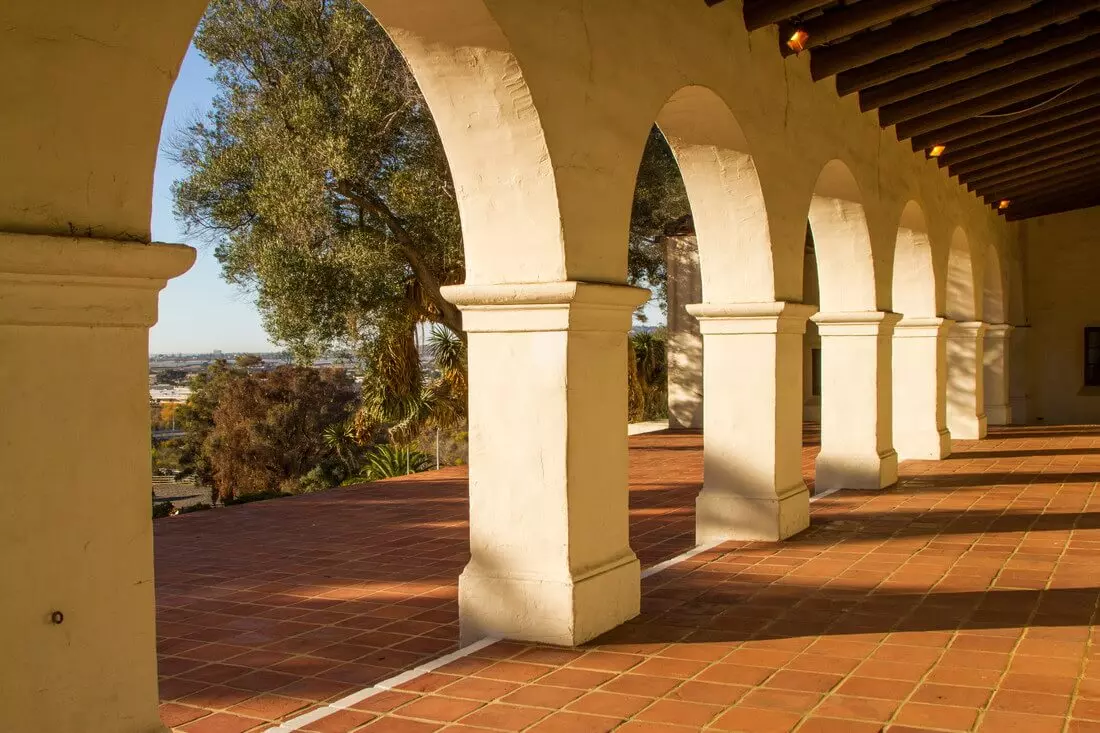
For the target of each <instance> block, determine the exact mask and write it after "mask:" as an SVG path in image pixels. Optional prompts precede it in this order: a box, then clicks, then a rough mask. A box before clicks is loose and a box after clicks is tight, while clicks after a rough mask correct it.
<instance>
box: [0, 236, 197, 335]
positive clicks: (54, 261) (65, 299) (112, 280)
mask: <svg viewBox="0 0 1100 733" xmlns="http://www.w3.org/2000/svg"><path fill="white" fill-rule="evenodd" d="M194 262H195V250H193V249H192V248H190V247H187V246H185V245H182V244H160V243H153V244H143V243H140V242H123V241H119V240H113V239H91V238H81V237H55V236H47V235H39V234H16V233H12V232H0V324H2V325H36V326H109V327H116V328H118V327H123V328H148V327H149V326H152V325H153V324H154V323H156V320H157V293H158V292H159V291H160V290H161V289H162V288H163V287H164V286H165V285H166V284H167V282H168V280H169V279H171V278H173V277H176V276H177V275H182V274H183V273H184V272H187V270H188V269H189V268H190V267H191V265H192V264H193V263H194Z"/></svg>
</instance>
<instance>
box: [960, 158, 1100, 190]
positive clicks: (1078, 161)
mask: <svg viewBox="0 0 1100 733" xmlns="http://www.w3.org/2000/svg"><path fill="white" fill-rule="evenodd" d="M1098 162H1100V148H1092V149H1091V150H1088V151H1079V152H1076V153H1072V154H1071V155H1068V156H1065V157H1062V158H1057V159H1054V158H1048V159H1046V160H1043V161H1040V162H1038V163H1035V164H1033V165H1030V166H1023V167H1020V168H1011V169H1009V170H1007V171H1002V172H1000V173H997V174H990V175H987V176H981V177H976V176H975V177H971V178H969V179H968V180H966V181H962V183H965V184H966V187H967V188H968V189H970V190H971V191H978V192H979V193H981V192H984V191H986V190H987V189H988V190H992V189H993V187H995V186H1000V185H1002V184H1010V183H1025V182H1035V181H1037V180H1042V179H1045V178H1050V177H1051V176H1053V175H1056V174H1057V173H1058V172H1065V173H1069V172H1071V171H1079V170H1083V169H1085V168H1088V167H1089V166H1095V165H1096V164H1097V163H1098Z"/></svg>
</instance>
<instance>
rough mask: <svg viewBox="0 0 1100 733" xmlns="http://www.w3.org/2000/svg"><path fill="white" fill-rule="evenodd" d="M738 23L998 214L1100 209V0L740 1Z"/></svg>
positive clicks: (1022, 216) (1016, 215) (1023, 215)
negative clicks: (803, 63) (832, 84)
mask: <svg viewBox="0 0 1100 733" xmlns="http://www.w3.org/2000/svg"><path fill="white" fill-rule="evenodd" d="M707 2H708V4H711V5H714V4H717V3H718V2H721V0H707ZM745 24H746V25H747V26H748V28H749V30H756V29H758V28H763V27H765V26H768V25H773V24H774V25H778V26H779V44H780V50H781V51H782V52H783V54H784V55H790V54H793V53H798V52H802V53H809V56H810V69H811V71H812V73H813V77H814V79H817V80H820V79H825V78H827V77H830V76H833V77H836V87H837V91H838V93H840V94H841V95H848V94H858V95H859V100H860V106H861V108H862V109H863V110H864V111H869V110H877V111H878V115H879V122H880V124H881V125H882V126H883V127H884V128H885V127H889V126H891V125H892V126H894V129H895V130H896V131H897V135H898V139H899V140H908V141H910V142H911V144H912V146H913V149H914V150H916V151H922V152H923V153H924V154H925V155H927V156H929V157H934V158H935V159H936V161H937V162H938V163H939V165H940V166H941V167H943V168H946V169H947V170H948V171H949V172H950V174H951V175H953V176H957V177H958V179H959V182H960V183H961V184H963V185H965V186H966V187H967V188H968V189H969V190H970V191H973V192H974V193H975V194H976V195H977V196H980V197H981V198H982V199H983V201H984V202H985V203H986V204H988V205H990V206H991V207H993V208H994V209H996V210H998V211H1000V213H1001V214H1003V215H1004V216H1006V217H1007V218H1008V219H1012V220H1015V219H1025V218H1029V217H1033V216H1041V215H1044V214H1052V213H1057V212H1061V211H1069V210H1072V209H1078V208H1085V207H1088V206H1096V205H1100V0H745ZM796 34H797V35H796ZM799 46H801V51H798V50H796V49H798V47H799ZM792 47H793V48H792ZM940 146H942V148H941V147H940Z"/></svg>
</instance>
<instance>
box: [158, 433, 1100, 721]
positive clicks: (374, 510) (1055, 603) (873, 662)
mask: <svg viewBox="0 0 1100 733" xmlns="http://www.w3.org/2000/svg"><path fill="white" fill-rule="evenodd" d="M807 442H808V443H811V442H814V441H812V440H808V441H807ZM956 447H957V453H956V455H955V456H953V457H952V458H950V459H948V460H946V461H942V462H935V463H931V462H929V463H909V464H904V465H903V469H902V472H903V474H904V478H903V480H902V482H901V483H900V484H899V486H898V487H897V488H895V489H892V490H889V491H884V492H876V493H867V492H840V493H837V494H833V495H831V496H828V497H825V498H823V499H822V500H821V501H819V502H817V503H815V504H814V505H813V526H812V527H811V529H810V530H809V531H807V532H805V533H803V534H802V535H800V536H799V537H798V538H796V539H793V540H790V541H787V542H785V543H782V544H777V545H763V544H757V545H749V544H738V543H728V544H725V545H722V546H721V547H719V548H716V549H714V550H711V551H707V552H705V553H703V554H701V555H698V556H697V557H695V558H693V559H691V560H689V561H686V562H684V563H681V564H679V565H676V566H674V567H672V568H670V569H668V570H665V571H664V572H662V573H660V574H658V575H654V576H652V577H650V578H648V579H647V580H645V581H644V585H643V592H644V601H643V613H642V616H641V617H640V618H638V619H637V620H635V621H633V622H631V623H629V624H627V625H626V626H624V627H622V628H620V629H618V630H616V631H614V632H612V633H611V634H609V635H607V636H605V637H604V638H602V639H600V640H598V643H594V644H591V645H589V646H587V647H585V648H584V649H580V650H561V649H551V648H545V647H533V646H528V645H522V644H512V643H503V642H501V643H497V644H494V645H492V646H489V647H486V648H485V649H483V650H481V651H479V652H477V653H475V654H473V655H471V656H468V657H466V658H464V659H461V660H458V661H456V662H454V663H452V664H450V665H447V666H444V667H442V668H440V669H439V670H437V671H435V672H433V673H430V674H427V675H425V676H422V677H420V678H418V679H416V680H414V681H412V682H410V683H407V684H405V685H402V686H401V687H400V688H399V690H396V691H390V692H384V693H382V694H379V695H375V696H373V697H370V698H368V699H366V700H364V701H362V702H361V703H358V704H356V705H354V706H352V707H351V708H350V709H348V710H345V711H343V712H338V713H336V714H334V715H330V716H328V717H324V718H321V719H320V720H318V721H317V722H314V723H312V724H308V725H304V726H302V727H300V730H304V731H353V730H354V731H358V730H365V731H370V732H371V733H387V732H396V731H402V732H410V733H411V732H419V731H435V730H454V731H458V730H486V729H487V730H527V729H530V730H535V731H563V732H569V733H573V732H577V733H585V732H587V731H607V730H613V729H615V730H620V731H624V732H629V733H644V732H645V731H656V730H661V731H670V732H673V731H681V732H683V733H687V731H692V730H714V731H749V732H751V733H765V732H766V731H788V730H797V731H800V732H801V733H821V732H823V731H845V732H848V731H851V732H853V733H860V732H861V731H880V730H888V731H891V732H892V733H903V732H912V731H918V730H922V731H923V730H944V731H965V730H982V731H993V732H994V733H1001V732H1006V733H1007V732H1011V731H1025V732H1027V733H1045V731H1059V732H1063V731H1066V732H1068V731H1074V732H1084V731H1093V730H1096V731H1100V667H1098V666H1097V662H1096V661H1094V652H1093V650H1092V646H1091V643H1092V638H1093V630H1092V624H1093V623H1095V620H1096V619H1095V614H1096V606H1097V600H1098V594H1100V587H1098V583H1097V580H1098V579H1100V577H1098V576H1100V569H1097V562H1096V561H1095V560H1094V559H1093V556H1094V555H1095V554H1096V553H1097V552H1100V505H1098V503H1097V499H1095V498H1094V494H1095V492H1096V486H1097V482H1098V481H1100V428H1014V429H998V430H995V431H994V434H993V435H992V436H991V438H990V439H988V440H985V441H981V442H974V443H959V444H957V446H956ZM814 450H815V449H814V448H813V447H807V449H806V451H805V455H806V467H807V468H808V469H810V470H812V456H813V452H814ZM701 467H702V460H701V439H700V437H699V436H698V435H692V434H670V433H663V434H661V433H658V434H650V435H644V436H638V437H635V438H632V439H631V486H632V490H633V491H632V519H631V521H632V537H633V546H634V548H635V550H636V551H637V552H638V555H639V556H640V557H641V559H642V563H643V566H650V565H653V564H655V563H656V562H659V561H661V560H664V559H667V558H669V557H672V556H674V555H676V554H678V553H680V552H683V551H684V550H686V549H688V548H689V547H690V546H691V544H692V530H693V517H692V505H693V500H694V495H695V493H696V492H697V491H698V489H699V486H700V482H701ZM465 490H466V489H465V481H464V475H463V473H462V472H461V471H458V470H447V471H443V472H439V473H434V474H421V475H419V476H416V477H412V478H410V479H402V480H395V481H390V482H385V483H382V484H373V485H370V486H365V487H359V488H351V489H341V490H337V491H332V492H327V493H324V494H318V495H313V496H307V497H299V498H294V499H284V500H279V501H275V502H267V503H261V504H253V505H248V506H243V507H237V508H233V509H229V510H222V511H216V512H208V513H201V514H194V515H188V516H184V517H178V518H172V519H168V520H160V521H158V522H157V525H156V552H157V573H158V576H157V581H158V582H157V586H158V601H159V613H158V617H159V622H160V625H159V634H160V640H161V643H160V663H161V695H162V698H163V699H164V701H165V702H164V704H163V706H162V712H163V715H164V719H165V722H166V723H168V725H169V726H174V727H175V728H176V730H178V731H185V732H186V733H229V732H231V731H236V732H239V731H250V730H265V729H267V728H269V727H271V726H272V725H273V721H280V720H286V719H289V718H294V717H296V716H298V715H301V714H303V713H305V712H308V711H310V710H312V709H314V708H317V707H318V704H319V703H321V702H324V701H331V700H335V699H338V698H341V697H343V696H345V695H347V694H348V693H351V692H354V691H357V690H360V689H363V688H365V687H369V686H371V685H373V684H375V683H377V682H379V681H381V680H383V679H386V678H388V677H391V676H393V675H394V674H396V673H398V672H400V671H402V670H405V669H409V668H411V667H414V666H416V665H418V664H420V663H422V662H424V661H427V660H429V659H432V658H435V657H437V656H439V655H441V654H444V653H446V652H449V651H451V650H453V649H454V647H455V638H456V635H457V628H456V621H455V619H456V606H455V600H454V598H455V579H456V576H457V574H458V572H459V571H460V570H461V568H462V566H463V564H464V563H465V560H466V551H465V539H466V538H465V532H466V529H465V500H464V495H465Z"/></svg>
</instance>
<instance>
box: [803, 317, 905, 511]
mask: <svg viewBox="0 0 1100 733" xmlns="http://www.w3.org/2000/svg"><path fill="white" fill-rule="evenodd" d="M900 318H901V316H899V315H897V314H896V313H886V312H882V311H870V312H852V313H819V314H817V315H816V316H814V317H813V320H814V322H815V323H817V327H818V330H819V331H820V333H821V362H822V364H821V384H822V386H821V453H820V454H818V457H817V476H816V479H815V486H816V488H817V490H829V489H839V488H845V489H881V488H884V487H886V486H890V485H892V484H894V483H897V480H898V454H897V453H896V452H894V446H893V439H892V433H893V415H892V410H891V398H892V396H893V392H892V387H891V383H892V381H893V380H892V367H891V340H892V338H891V337H892V335H893V331H894V324H896V323H897V322H898V320H900Z"/></svg>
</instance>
